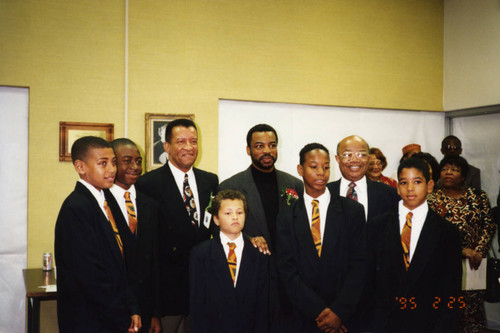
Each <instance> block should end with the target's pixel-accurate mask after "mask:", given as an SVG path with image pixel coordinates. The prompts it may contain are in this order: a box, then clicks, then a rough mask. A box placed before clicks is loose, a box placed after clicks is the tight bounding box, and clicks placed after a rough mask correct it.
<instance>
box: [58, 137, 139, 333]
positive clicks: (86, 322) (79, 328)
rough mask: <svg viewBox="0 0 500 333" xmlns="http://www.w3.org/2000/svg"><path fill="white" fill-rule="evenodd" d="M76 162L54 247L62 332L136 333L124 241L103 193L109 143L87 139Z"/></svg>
mask: <svg viewBox="0 0 500 333" xmlns="http://www.w3.org/2000/svg"><path fill="white" fill-rule="evenodd" d="M71 157H72V159H73V165H74V167H75V170H76V171H77V172H78V174H79V176H80V179H79V181H78V182H77V183H76V187H75V190H74V191H73V192H72V193H71V194H70V195H69V196H68V197H67V198H66V200H65V201H64V203H63V205H62V207H61V210H60V212H59V216H58V217H57V222H56V230H55V243H54V249H55V258H56V263H57V320H58V324H59V331H60V332H61V333H65V332H68V333H78V332H82V333H84V332H101V333H110V332H113V333H114V332H116V333H124V332H127V330H128V331H129V332H134V331H135V332H137V331H138V330H139V329H140V328H141V324H140V322H141V319H140V317H139V315H138V313H139V312H138V307H137V303H136V301H135V297H134V295H133V292H132V289H131V288H130V286H129V284H128V281H127V273H126V267H125V262H124V260H123V246H122V241H121V238H120V235H119V234H118V231H117V230H116V224H115V221H114V218H113V216H112V214H111V212H110V211H109V208H108V205H107V203H106V200H105V197H104V193H103V191H102V190H103V189H105V188H109V187H111V186H112V185H113V180H114V178H115V173H116V167H115V154H114V153H113V149H112V148H111V146H110V144H109V143H108V142H107V141H105V140H104V139H101V138H97V137H90V136H87V137H83V138H80V139H78V140H76V141H75V143H74V144H73V146H72V147H71Z"/></svg>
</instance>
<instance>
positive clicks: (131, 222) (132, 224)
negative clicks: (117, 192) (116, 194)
mask: <svg viewBox="0 0 500 333" xmlns="http://www.w3.org/2000/svg"><path fill="white" fill-rule="evenodd" d="M125 206H126V207H127V215H128V227H129V228H130V231H131V232H132V233H133V234H135V230H136V229H137V215H136V214H135V208H134V203H133V202H132V200H131V199H130V192H125Z"/></svg>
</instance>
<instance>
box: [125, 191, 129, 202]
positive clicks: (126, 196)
mask: <svg viewBox="0 0 500 333" xmlns="http://www.w3.org/2000/svg"><path fill="white" fill-rule="evenodd" d="M124 196H125V200H130V192H128V191H127V192H125V195H124Z"/></svg>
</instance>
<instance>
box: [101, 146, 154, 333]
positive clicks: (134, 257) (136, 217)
mask: <svg viewBox="0 0 500 333" xmlns="http://www.w3.org/2000/svg"><path fill="white" fill-rule="evenodd" d="M111 144H112V146H113V150H114V152H115V155H116V168H117V171H116V179H115V184H114V185H113V186H112V187H111V188H110V189H109V190H107V189H106V190H104V195H105V197H106V200H107V201H108V205H109V207H110V208H111V212H112V213H113V216H114V217H115V221H116V224H117V227H118V231H119V233H120V236H121V239H122V241H123V249H124V257H125V262H126V263H127V273H128V279H129V283H130V284H131V285H132V289H133V290H134V293H135V296H136V298H137V301H138V303H139V311H140V315H141V321H142V331H144V332H150V333H160V331H161V324H160V292H159V290H160V276H159V275H160V272H159V266H158V204H157V203H156V202H155V201H154V200H153V199H151V198H150V197H148V196H147V195H145V194H144V193H142V192H140V191H138V190H137V189H136V188H135V186H134V184H135V182H136V181H137V179H138V178H139V177H140V176H141V174H142V157H141V153H140V152H139V149H138V148H137V146H136V144H135V143H134V142H133V141H131V140H129V139H125V138H121V139H116V140H114V141H113V142H112V143H111ZM150 328H151V331H150Z"/></svg>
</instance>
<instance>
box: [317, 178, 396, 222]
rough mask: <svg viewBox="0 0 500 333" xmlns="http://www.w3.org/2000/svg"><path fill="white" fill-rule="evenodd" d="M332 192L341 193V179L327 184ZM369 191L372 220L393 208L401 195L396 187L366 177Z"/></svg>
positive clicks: (369, 207)
mask: <svg viewBox="0 0 500 333" xmlns="http://www.w3.org/2000/svg"><path fill="white" fill-rule="evenodd" d="M326 186H327V187H328V189H329V190H330V192H331V193H334V194H336V195H340V193H339V192H340V179H339V180H337V181H334V182H331V183H329V184H328V185H326ZM366 190H367V192H368V218H367V221H369V220H371V219H372V218H374V217H375V216H377V215H380V214H382V213H385V212H387V211H388V210H390V209H393V208H394V207H395V206H396V205H397V204H398V202H399V199H400V198H399V195H398V192H397V190H396V189H395V188H394V187H391V186H389V185H386V184H383V183H379V182H374V181H372V180H369V179H368V178H367V179H366Z"/></svg>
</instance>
